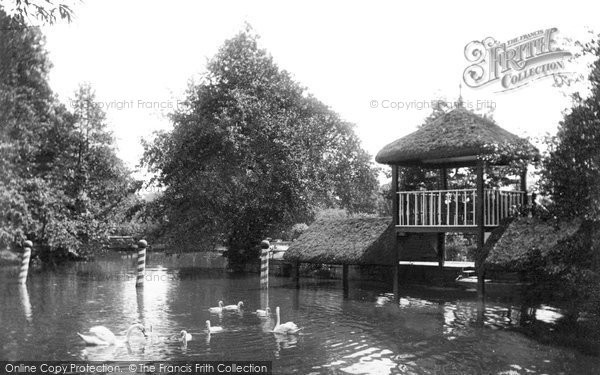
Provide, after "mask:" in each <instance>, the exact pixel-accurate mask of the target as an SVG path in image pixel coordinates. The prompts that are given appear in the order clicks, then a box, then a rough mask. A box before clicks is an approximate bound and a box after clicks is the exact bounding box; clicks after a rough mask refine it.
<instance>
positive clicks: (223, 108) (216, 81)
mask: <svg viewBox="0 0 600 375" xmlns="http://www.w3.org/2000/svg"><path fill="white" fill-rule="evenodd" d="M172 121H173V124H174V129H173V131H172V132H169V133H166V132H163V133H158V134H156V137H155V139H154V141H153V142H151V143H150V142H146V143H145V144H144V147H145V154H144V159H143V160H142V162H143V165H145V166H147V167H148V168H149V170H150V171H151V172H154V173H156V174H157V181H158V182H159V183H160V184H162V185H163V186H165V187H166V189H165V192H164V195H163V196H162V197H161V198H160V199H158V200H157V201H156V202H155V204H154V206H155V207H157V208H160V209H159V210H158V211H157V215H158V216H160V217H162V218H164V219H165V224H166V225H167V227H168V230H167V235H168V236H169V237H170V239H171V240H172V241H173V242H174V243H179V244H181V246H187V247H190V244H194V245H193V247H194V248H199V247H201V246H202V245H205V246H208V247H212V246H213V245H214V243H215V242H216V241H222V240H225V241H226V242H227V243H228V245H229V247H230V257H231V260H232V261H233V262H234V263H243V262H244V261H245V260H247V259H248V258H250V257H252V256H253V255H254V254H252V253H251V252H248V251H247V250H248V249H250V248H251V247H252V246H253V245H254V244H256V243H258V241H259V240H260V239H262V238H264V237H265V236H267V235H269V234H270V233H273V232H278V231H281V230H283V229H284V228H286V227H288V226H289V225H291V224H294V223H299V222H307V221H309V220H310V219H311V218H312V216H313V214H314V212H315V210H317V209H319V208H327V207H337V208H346V209H348V210H350V211H373V210H374V209H375V205H374V192H375V190H376V188H377V181H376V170H375V167H374V166H373V165H372V163H371V161H370V157H369V155H368V154H367V153H366V152H365V151H364V150H363V149H362V148H361V147H360V142H359V140H358V138H357V136H356V134H355V133H354V131H353V129H352V125H351V124H349V123H346V122H344V121H342V120H341V119H340V118H339V116H338V115H337V114H336V113H334V112H332V111H331V110H330V109H329V108H328V107H327V106H325V105H324V104H323V103H321V102H319V101H318V100H316V99H315V98H313V97H312V96H311V95H309V94H307V92H306V90H305V89H304V88H303V87H301V86H300V85H298V84H297V83H296V82H294V81H293V80H292V78H291V77H290V75H289V74H288V73H287V72H285V71H282V70H280V69H279V68H278V67H277V65H276V64H275V63H274V62H273V59H272V57H271V56H269V55H268V54H267V52H266V51H265V50H263V49H260V48H259V47H258V45H257V37H256V36H255V35H253V34H252V32H251V31H250V30H249V29H247V30H246V31H244V32H241V33H239V34H238V35H237V36H235V37H234V38H232V39H230V40H228V41H226V42H225V44H224V45H223V46H222V48H221V49H220V50H219V52H218V53H217V55H216V56H215V57H214V58H213V59H212V60H210V62H209V63H208V67H207V73H206V75H205V76H204V78H203V80H202V82H201V83H199V84H197V85H192V86H190V88H189V90H188V93H187V98H186V100H185V106H184V108H182V109H180V110H178V111H177V112H176V113H175V114H174V115H173V116H172ZM200 244H202V245H200Z"/></svg>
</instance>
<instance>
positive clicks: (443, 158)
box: [375, 105, 537, 293]
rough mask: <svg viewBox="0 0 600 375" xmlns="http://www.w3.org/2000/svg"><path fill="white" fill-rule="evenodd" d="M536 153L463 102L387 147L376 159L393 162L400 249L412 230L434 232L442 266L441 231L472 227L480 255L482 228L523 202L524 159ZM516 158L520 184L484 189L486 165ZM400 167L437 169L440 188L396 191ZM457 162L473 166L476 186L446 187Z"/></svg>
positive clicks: (479, 266) (516, 209) (478, 261)
mask: <svg viewBox="0 0 600 375" xmlns="http://www.w3.org/2000/svg"><path fill="white" fill-rule="evenodd" d="M536 155H537V150H536V149H535V147H533V146H532V145H531V144H530V143H529V142H528V141H527V140H525V139H523V138H520V137H518V136H516V135H515V134H512V133H510V132H509V131H507V130H505V129H502V128H501V127H500V126H498V125H497V124H496V123H495V122H494V121H492V120H491V119H489V118H486V117H482V116H480V115H477V114H475V113H473V112H471V111H469V110H467V109H466V108H464V107H463V106H462V105H459V106H458V107H457V108H455V109H453V110H452V111H449V112H447V113H445V114H443V115H441V116H440V117H438V118H437V119H436V120H434V121H432V122H430V123H427V124H424V125H423V126H421V127H420V128H419V129H418V130H416V131H415V132H413V133H411V134H409V135H407V136H405V137H403V138H400V139H398V140H396V141H394V142H392V143H390V144H388V145H387V146H385V147H384V148H383V149H382V150H381V151H379V153H378V154H377V156H376V158H375V160H376V161H377V162H379V163H383V164H388V165H390V166H391V167H392V189H393V191H394V203H393V208H394V215H393V219H394V226H395V228H396V232H397V233H398V239H397V244H398V251H399V252H402V251H403V249H402V247H403V242H404V241H406V238H407V237H410V236H412V235H413V234H414V233H427V234H428V235H429V236H430V237H432V238H433V237H437V244H438V246H437V251H438V255H439V265H440V267H443V264H444V259H445V254H444V235H445V233H446V232H474V233H476V234H477V243H478V250H479V251H478V254H481V253H482V251H481V249H483V244H484V239H485V233H486V232H491V231H492V230H493V229H494V228H496V227H497V226H498V225H499V224H500V221H501V220H502V219H504V218H506V217H508V216H511V215H514V214H515V213H517V212H519V210H520V208H521V207H522V206H524V205H527V203H528V197H527V185H526V174H527V160H529V159H531V158H534V157H536ZM514 160H521V161H524V162H523V163H522V164H521V165H522V170H521V173H520V189H519V190H516V191H515V190H505V189H486V188H485V186H484V175H485V170H486V169H487V168H490V167H493V166H494V165H507V164H509V163H510V162H511V161H514ZM400 167H420V168H426V169H438V170H439V171H440V176H441V178H440V181H439V186H438V190H420V191H400V189H399V181H398V169H399V168H400ZM460 167H474V168H475V170H476V174H477V176H476V186H475V188H473V189H448V184H447V169H448V168H460ZM398 259H399V255H398V254H396V260H398ZM482 266H483V261H482V259H480V257H479V256H478V257H477V259H476V268H477V270H478V278H479V283H478V284H479V290H480V292H481V293H483V271H484V270H483V267H482ZM396 269H397V271H396V277H395V279H396V280H395V286H394V290H395V291H397V288H398V285H397V281H398V275H397V274H398V272H399V270H398V267H396Z"/></svg>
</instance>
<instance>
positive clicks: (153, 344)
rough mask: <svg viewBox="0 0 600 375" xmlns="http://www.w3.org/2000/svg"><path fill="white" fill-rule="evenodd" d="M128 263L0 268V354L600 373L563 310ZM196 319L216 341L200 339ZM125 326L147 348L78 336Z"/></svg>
mask: <svg viewBox="0 0 600 375" xmlns="http://www.w3.org/2000/svg"><path fill="white" fill-rule="evenodd" d="M188 257H189V255H188ZM134 264H135V259H134V258H128V257H121V256H118V255H113V256H111V257H107V258H105V259H101V260H97V261H96V262H91V263H77V264H69V265H65V266H61V267H58V268H56V269H52V270H34V271H33V272H32V273H31V274H30V278H29V280H28V283H27V287H26V289H22V288H19V287H18V286H17V285H16V284H15V283H14V279H15V276H16V273H15V272H16V270H15V269H14V268H6V267H5V268H2V269H0V345H1V346H0V359H3V360H224V359H233V360H270V361H273V367H274V372H275V373H298V374H321V373H340V374H479V373H486V374H487V373H490V374H595V373H600V357H598V356H596V355H595V354H594V351H593V348H594V347H595V346H594V343H593V342H592V343H591V344H590V343H587V346H586V345H584V346H583V350H582V347H579V346H578V345H577V344H578V343H579V342H580V340H581V339H582V338H581V337H579V336H574V337H570V336H569V334H571V333H573V332H576V331H577V329H578V328H577V327H575V326H571V325H567V326H566V327H568V328H567V329H565V328H564V327H565V325H564V321H565V319H567V317H565V312H564V311H561V310H559V309H556V308H553V307H551V306H546V305H537V306H531V305H523V304H522V303H519V302H515V301H517V300H516V299H514V298H512V297H511V296H510V295H509V297H502V298H500V297H498V298H495V297H493V296H492V297H490V298H489V301H488V302H487V303H486V305H485V307H482V306H481V305H480V304H478V303H477V302H476V299H475V295H474V293H473V292H470V291H462V290H459V289H452V288H445V289H444V288H433V287H414V286H413V287H405V288H404V289H403V291H402V294H403V297H402V299H401V300H400V303H399V305H395V304H394V303H393V298H392V295H390V294H389V293H388V292H389V289H390V286H389V285H385V284H374V283H371V284H369V283H357V282H351V284H350V288H351V289H350V294H349V297H348V298H346V299H345V298H343V294H342V290H341V282H339V281H326V280H320V281H318V280H303V285H302V287H301V288H300V289H299V290H296V289H295V288H294V287H293V284H292V283H291V281H290V280H288V279H285V278H272V279H271V288H270V290H269V292H268V296H266V295H265V294H264V293H263V294H262V295H261V291H260V289H259V288H258V275H256V274H249V275H244V276H235V275H230V274H226V273H223V272H220V271H215V270H213V271H210V270H203V269H200V268H195V265H198V264H200V263H199V261H197V260H196V259H190V258H186V259H183V257H182V258H180V259H178V258H176V257H168V258H167V257H164V256H163V255H159V254H151V255H150V257H149V264H148V267H149V268H148V275H149V276H148V277H149V278H150V279H151V280H147V281H146V285H145V287H144V288H143V289H141V290H136V288H135V279H134V268H135V266H134ZM261 298H262V303H263V304H264V303H266V301H267V298H268V303H269V306H271V307H272V308H274V307H275V306H280V307H281V314H282V320H283V321H288V320H291V321H294V322H295V323H297V324H298V325H299V326H301V327H303V331H302V335H300V336H297V337H290V338H281V337H277V336H275V335H274V334H273V333H271V332H269V331H270V330H271V329H272V326H273V325H274V321H273V320H265V319H262V320H261V319H260V318H258V317H257V316H256V315H253V314H252V313H251V312H253V311H255V310H256V309H258V308H260V307H261ZM219 300H223V301H224V302H225V303H226V304H233V303H236V302H237V301H239V300H242V301H244V303H245V311H244V313H243V314H236V313H230V314H224V315H223V316H218V315H210V314H209V312H208V311H207V309H208V307H210V306H216V305H217V302H218V301H219ZM207 319H210V320H211V322H212V324H213V325H220V326H223V327H224V328H225V332H222V333H218V334H212V335H210V337H209V336H208V335H207V334H206V333H204V327H205V321H206V320H207ZM134 322H142V323H143V324H144V325H146V326H147V327H149V326H152V334H153V338H152V340H150V342H146V341H144V340H141V339H140V338H139V337H134V338H133V340H132V343H131V344H130V345H129V346H112V347H96V348H94V347H86V346H84V345H83V342H82V341H81V339H80V338H79V337H78V336H77V334H76V333H77V332H82V333H83V332H85V331H87V330H88V329H89V328H90V327H91V326H94V325H104V326H106V327H108V328H110V329H111V330H112V331H113V332H115V333H117V334H121V335H122V334H123V332H124V331H125V330H126V329H127V328H128V327H129V326H130V324H132V323H134ZM575 323H577V322H576V321H575ZM182 329H186V330H187V331H188V332H190V333H192V335H193V340H192V341H190V342H189V343H188V344H187V346H185V347H184V346H182V344H181V343H180V342H178V341H177V340H175V339H172V337H171V336H172V335H173V334H176V333H178V332H179V331H180V330H182ZM563 331H564V333H563ZM561 338H566V340H561ZM563 341H564V342H563ZM590 347H591V348H592V350H591V351H590V350H589V348H590ZM586 348H588V349H586Z"/></svg>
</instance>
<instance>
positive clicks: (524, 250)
mask: <svg viewBox="0 0 600 375" xmlns="http://www.w3.org/2000/svg"><path fill="white" fill-rule="evenodd" d="M582 224H583V223H582V221H581V220H573V221H569V222H562V223H559V224H556V225H554V224H551V223H547V222H544V221H542V220H540V219H535V218H520V219H517V220H514V221H512V222H510V223H509V224H508V225H507V226H505V227H503V228H498V229H497V230H495V231H494V232H496V231H497V232H498V233H499V236H494V232H492V236H491V237H490V238H489V239H488V242H487V243H486V246H489V248H490V252H489V254H488V256H487V259H486V261H485V262H486V266H487V267H489V268H491V269H501V270H508V271H523V270H526V269H527V263H528V262H529V261H530V258H531V257H532V256H535V257H541V258H545V257H546V256H547V255H548V253H549V252H550V251H552V250H553V249H554V248H555V247H556V246H558V245H559V244H560V243H562V242H564V241H566V240H568V239H571V238H573V237H574V236H575V235H576V234H577V233H578V232H579V231H580V230H581V229H582ZM493 237H494V238H493Z"/></svg>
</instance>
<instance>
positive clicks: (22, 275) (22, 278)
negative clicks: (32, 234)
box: [19, 240, 33, 285]
mask: <svg viewBox="0 0 600 375" xmlns="http://www.w3.org/2000/svg"><path fill="white" fill-rule="evenodd" d="M32 247H33V243H32V242H31V241H29V240H27V241H25V242H23V255H22V257H21V269H20V270H19V284H21V285H25V283H26V282H27V274H28V273H29V259H30V258H31V248H32Z"/></svg>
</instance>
